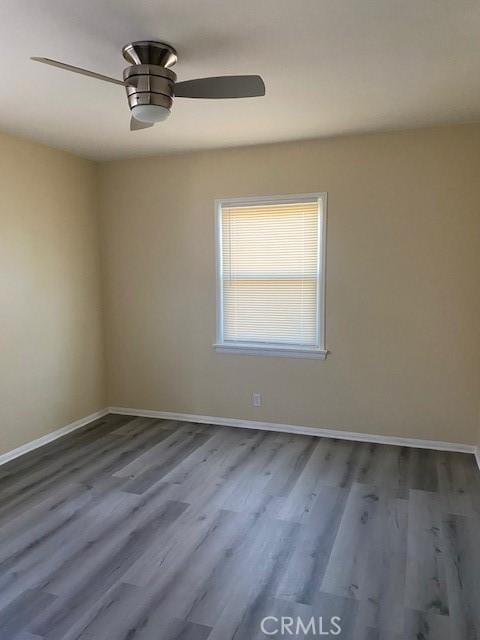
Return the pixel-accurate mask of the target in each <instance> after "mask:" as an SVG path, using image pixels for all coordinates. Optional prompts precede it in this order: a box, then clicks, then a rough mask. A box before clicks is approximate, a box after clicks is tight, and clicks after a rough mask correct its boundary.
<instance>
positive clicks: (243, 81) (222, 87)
mask: <svg viewBox="0 0 480 640" xmlns="http://www.w3.org/2000/svg"><path fill="white" fill-rule="evenodd" d="M174 91H175V96H176V97H177V98H253V97H255V96H264V95H265V84H264V82H263V80H262V78H261V77H260V76H218V77H216V78H197V79H196V80H186V81H185V82H177V83H176V84H175V89H174Z"/></svg>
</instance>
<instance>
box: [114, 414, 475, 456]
mask: <svg viewBox="0 0 480 640" xmlns="http://www.w3.org/2000/svg"><path fill="white" fill-rule="evenodd" d="M108 410H109V412H110V413H117V414H121V415H127V416H140V417H145V418H162V419H165V420H180V421H182V422H198V423H201V424H216V425H221V426H224V427H241V428H243V429H261V430H263V431H281V432H284V433H298V434H301V435H307V436H318V437H323V438H336V439H338V440H353V441H356V442H373V443H375V444H393V445H397V446H401V447H417V448H420V449H436V450H438V451H455V452H457V453H473V454H475V452H476V447H475V446H474V445H471V444H462V443H456V442H442V441H440V440H420V439H419V438H401V437H399V436H381V435H376V434H371V433H358V432H355V431H340V430H338V429H321V428H317V427H301V426H298V425H292V424H277V423H274V422H256V421H254V420H238V419H236V418H219V417H218V416H197V415H193V414H190V413H171V412H170V411H150V410H145V409H129V408H126V407H109V409H108ZM477 455H478V454H477ZM477 462H478V457H477ZM479 466H480V464H479Z"/></svg>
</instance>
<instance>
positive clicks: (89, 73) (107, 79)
mask: <svg viewBox="0 0 480 640" xmlns="http://www.w3.org/2000/svg"><path fill="white" fill-rule="evenodd" d="M30 60H33V61H34V62H43V64H49V65H51V66H52V67H59V69H65V70H66V71H73V73H80V74H81V75H82V76H88V77H90V78H96V79H97V80H104V81H105V82H111V83H112V84H119V85H121V86H122V87H125V86H126V83H125V82H123V80H117V79H116V78H110V76H104V75H103V74H101V73H95V71H89V70H88V69H82V68H81V67H74V66H73V65H71V64H65V62H58V60H51V59H50V58H30Z"/></svg>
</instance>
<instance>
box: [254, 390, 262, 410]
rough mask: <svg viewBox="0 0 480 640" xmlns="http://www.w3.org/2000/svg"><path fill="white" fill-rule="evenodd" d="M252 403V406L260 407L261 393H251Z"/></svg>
mask: <svg viewBox="0 0 480 640" xmlns="http://www.w3.org/2000/svg"><path fill="white" fill-rule="evenodd" d="M252 404H253V406H254V407H261V406H262V394H261V393H254V394H253V397H252Z"/></svg>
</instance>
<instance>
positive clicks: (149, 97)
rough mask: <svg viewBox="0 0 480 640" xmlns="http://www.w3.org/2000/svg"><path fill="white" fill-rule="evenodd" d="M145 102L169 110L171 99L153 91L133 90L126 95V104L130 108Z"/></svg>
mask: <svg viewBox="0 0 480 640" xmlns="http://www.w3.org/2000/svg"><path fill="white" fill-rule="evenodd" d="M146 104H155V105H157V106H159V107H164V108H165V109H168V110H169V111H170V109H171V108H172V104H173V100H172V98H170V97H169V96H165V95H163V93H153V92H152V91H145V92H143V93H139V92H135V93H132V94H131V95H129V96H128V106H129V107H130V109H133V107H136V106H138V105H146Z"/></svg>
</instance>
